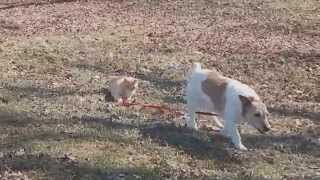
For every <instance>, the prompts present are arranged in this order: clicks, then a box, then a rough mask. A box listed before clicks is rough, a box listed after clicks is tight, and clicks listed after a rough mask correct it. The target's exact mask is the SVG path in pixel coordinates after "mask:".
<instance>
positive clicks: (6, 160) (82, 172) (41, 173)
mask: <svg viewBox="0 0 320 180" xmlns="http://www.w3.org/2000/svg"><path fill="white" fill-rule="evenodd" d="M0 163H1V166H0V173H3V172H5V171H9V172H10V171H11V172H24V173H26V174H27V173H28V172H33V174H34V173H35V174H36V177H37V178H40V179H42V178H45V179H47V178H49V179H56V180H59V179H61V180H64V179H95V180H99V179H101V180H102V179H103V180H112V179H119V178H120V179H160V175H159V173H157V172H156V171H154V170H151V169H147V168H116V167H108V166H107V167H97V166H95V165H92V164H89V163H88V162H83V161H80V160H77V159H76V158H70V157H68V156H66V155H61V157H53V156H50V155H48V154H25V155H21V156H16V155H12V154H6V155H4V156H3V157H1V158H0ZM29 174H30V173H29Z"/></svg>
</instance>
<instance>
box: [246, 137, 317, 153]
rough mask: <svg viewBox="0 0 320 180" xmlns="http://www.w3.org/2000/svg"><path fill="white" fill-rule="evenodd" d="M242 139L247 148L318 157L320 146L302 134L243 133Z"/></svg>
mask: <svg viewBox="0 0 320 180" xmlns="http://www.w3.org/2000/svg"><path fill="white" fill-rule="evenodd" d="M243 141H244V143H245V144H246V145H248V147H249V148H256V149H270V150H277V151H280V152H284V153H294V154H308V155H311V156H314V157H320V151H319V148H320V146H319V145H317V144H315V143H312V142H310V141H309V140H308V139H306V138H305V137H304V136H303V135H282V136H276V135H255V134H244V135H243Z"/></svg>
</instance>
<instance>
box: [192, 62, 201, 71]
mask: <svg viewBox="0 0 320 180" xmlns="http://www.w3.org/2000/svg"><path fill="white" fill-rule="evenodd" d="M200 70H201V64H200V63H199V62H195V63H193V64H192V70H191V71H192V72H196V71H200Z"/></svg>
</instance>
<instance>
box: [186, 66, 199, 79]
mask: <svg viewBox="0 0 320 180" xmlns="http://www.w3.org/2000/svg"><path fill="white" fill-rule="evenodd" d="M200 70H201V64H200V63H198V62H196V63H193V64H192V66H191V68H190V69H189V71H188V73H187V76H186V77H187V80H188V81H189V80H190V79H191V76H192V74H193V73H194V72H197V71H200Z"/></svg>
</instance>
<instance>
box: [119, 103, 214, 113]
mask: <svg viewBox="0 0 320 180" xmlns="http://www.w3.org/2000/svg"><path fill="white" fill-rule="evenodd" d="M119 105H121V106H126V107H129V106H136V105H139V106H142V108H153V109H158V110H159V111H160V112H161V113H165V111H168V112H170V113H173V114H174V115H175V117H181V116H184V114H185V113H184V112H183V111H181V110H178V109H173V108H170V107H168V106H165V105H159V104H144V103H138V102H135V101H133V102H132V103H128V102H126V101H124V102H123V103H121V104H119ZM196 113H197V114H202V115H207V116H217V115H218V114H215V113H210V112H196Z"/></svg>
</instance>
